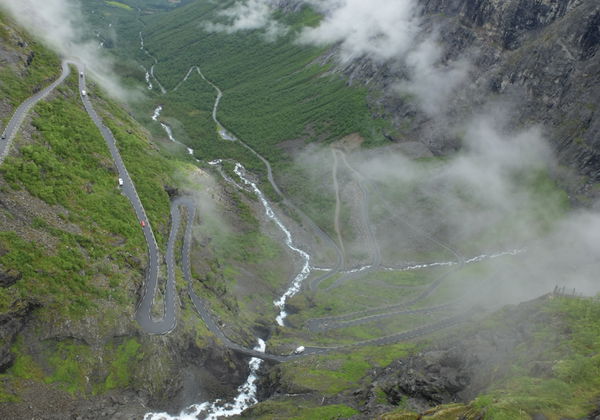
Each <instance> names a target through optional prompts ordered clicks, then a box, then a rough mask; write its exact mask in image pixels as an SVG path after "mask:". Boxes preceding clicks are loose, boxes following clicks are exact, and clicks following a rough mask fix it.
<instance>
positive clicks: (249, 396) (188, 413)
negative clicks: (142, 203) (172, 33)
mask: <svg viewBox="0 0 600 420" xmlns="http://www.w3.org/2000/svg"><path fill="white" fill-rule="evenodd" d="M140 41H141V48H142V49H144V42H143V38H142V34H141V33H140ZM146 53H148V52H147V51H146ZM193 69H194V67H192V68H190V70H189V71H188V73H187V74H186V76H185V77H184V79H183V81H182V82H181V83H183V82H184V81H186V80H187V78H188V77H189V76H190V74H191V72H192V70H193ZM152 70H153V69H151V70H150V74H151V75H152V76H153V74H152ZM196 70H197V71H198V73H199V74H200V75H201V76H202V78H203V79H204V80H206V81H207V82H208V83H210V82H209V81H208V80H207V79H206V78H205V77H204V75H203V74H202V72H201V71H200V69H199V68H197V67H196ZM157 82H158V81H157ZM181 83H179V85H181ZM210 84H211V85H212V83H210ZM179 85H177V87H176V88H175V89H177V88H178V87H179ZM213 86H214V85H213ZM159 87H161V90H162V86H160V83H159ZM214 87H215V89H216V90H217V92H218V96H217V100H216V101H215V106H214V108H213V119H214V120H215V122H216V124H217V127H218V131H219V135H220V136H221V138H223V139H224V140H230V141H234V140H237V139H236V137H235V136H234V135H233V134H231V133H229V132H228V131H227V130H226V129H225V128H224V127H223V126H222V125H221V124H220V123H219V122H218V120H217V118H216V113H217V112H216V111H217V107H218V104H219V100H220V99H221V96H222V93H221V91H220V90H219V88H218V87H216V86H214ZM163 93H164V91H163ZM162 110H163V108H162V106H160V105H159V106H158V107H157V108H156V109H155V110H154V113H153V114H152V120H153V121H156V122H158V123H159V124H160V125H161V126H162V128H163V129H164V130H165V132H166V133H167V135H168V136H169V139H171V141H174V142H176V143H179V142H178V141H177V140H175V138H174V137H173V133H172V131H171V128H170V127H169V126H168V125H166V124H164V123H163V122H161V121H160V120H159V118H160V113H161V112H162ZM187 151H188V153H189V154H193V153H194V151H193V149H190V148H189V147H187ZM222 162H223V161H222V159H217V160H213V161H210V162H208V163H209V165H213V166H218V168H219V170H220V172H221V175H223V177H224V178H225V179H226V180H229V181H230V182H232V183H233V184H234V185H236V186H237V187H238V188H240V189H244V188H243V187H242V186H240V185H238V184H237V183H236V182H235V181H233V180H232V179H231V178H229V177H228V176H227V175H226V174H225V173H224V171H223V170H222V168H221V166H220V165H221V163H222ZM234 172H235V174H236V175H237V176H238V177H239V178H240V179H241V180H242V182H243V183H244V184H246V185H247V186H249V187H250V188H251V190H252V191H254V193H255V194H256V195H257V196H258V197H259V199H260V201H261V203H262V205H263V207H264V209H265V213H266V215H267V217H269V218H270V219H271V220H273V221H274V222H275V223H276V224H277V226H279V228H280V229H281V231H282V232H283V233H284V235H285V243H286V245H287V247H288V248H289V249H291V250H292V251H294V252H295V253H297V254H298V255H299V256H300V257H301V259H302V260H303V266H302V269H301V271H300V273H298V274H297V275H296V277H295V278H294V280H293V281H292V284H291V285H290V287H289V288H288V289H287V290H286V291H285V293H284V294H283V295H282V296H281V297H280V298H279V299H278V300H276V301H274V302H273V304H274V305H275V306H276V307H277V308H279V314H278V315H277V317H276V321H277V324H279V325H280V326H284V322H283V321H284V319H285V318H286V317H287V313H286V312H285V304H286V301H287V299H289V298H290V297H292V296H294V295H295V294H296V293H298V292H299V291H300V288H301V287H302V282H303V281H304V280H305V279H306V278H307V277H308V276H309V275H310V273H311V266H310V255H309V254H308V253H306V252H305V251H303V250H301V249H299V248H297V247H295V246H294V242H293V240H292V234H291V232H290V231H289V230H288V229H287V228H286V227H285V225H284V224H283V222H282V221H281V220H280V219H279V218H278V217H277V216H276V215H275V213H274V211H273V209H272V208H271V206H270V205H269V202H268V201H267V199H266V198H265V196H264V194H263V192H262V191H261V190H260V189H259V188H258V186H257V185H256V183H254V182H252V181H250V180H249V179H248V178H246V176H245V172H246V170H245V168H244V167H243V166H242V164H241V163H236V165H235V169H234ZM326 270H330V269H326ZM301 347H302V346H301ZM265 349H266V343H265V342H264V341H263V340H262V339H260V338H259V339H258V345H257V346H256V347H255V348H254V350H257V351H259V352H262V353H264V352H265ZM261 364H262V360H261V359H259V358H256V357H253V358H251V359H250V362H249V363H248V366H249V368H250V374H249V375H248V378H247V379H246V382H244V383H243V384H242V385H240V387H238V395H237V397H236V398H235V399H234V400H233V401H232V402H223V401H222V400H220V399H218V400H216V401H214V402H204V403H201V404H193V405H191V406H189V407H187V408H186V409H185V410H183V411H182V412H181V413H180V414H179V415H178V416H171V415H169V414H168V413H147V414H146V415H145V416H144V420H198V419H204V420H217V419H218V418H221V417H230V416H234V415H238V414H241V413H242V412H243V411H244V410H246V409H247V408H249V407H251V406H253V405H254V404H256V403H257V402H258V399H257V398H256V390H257V388H256V381H257V379H258V376H257V374H258V370H259V368H260V366H261Z"/></svg>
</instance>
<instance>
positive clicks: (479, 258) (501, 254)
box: [349, 249, 526, 273]
mask: <svg viewBox="0 0 600 420" xmlns="http://www.w3.org/2000/svg"><path fill="white" fill-rule="evenodd" d="M525 251H526V250H525V249H512V250H510V251H502V252H496V253H494V254H481V255H477V256H476V257H472V258H469V259H467V260H465V261H464V263H465V264H473V263H477V262H481V261H484V260H493V259H495V258H500V257H506V256H509V255H511V256H515V255H519V254H522V253H523V252H525ZM458 264H460V262H458V261H442V262H433V263H426V264H414V265H409V266H406V267H400V268H393V267H386V268H385V269H384V270H386V271H412V270H420V269H423V268H432V267H448V266H453V265H458ZM362 268H363V269H364V267H362ZM349 272H350V273H351V272H352V271H349Z"/></svg>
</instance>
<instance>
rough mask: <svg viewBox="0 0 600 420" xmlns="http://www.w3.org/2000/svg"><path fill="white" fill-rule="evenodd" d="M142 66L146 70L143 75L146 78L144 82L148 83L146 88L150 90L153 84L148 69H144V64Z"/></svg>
mask: <svg viewBox="0 0 600 420" xmlns="http://www.w3.org/2000/svg"><path fill="white" fill-rule="evenodd" d="M142 68H143V69H144V71H145V72H146V75H145V76H144V77H145V78H146V84H147V85H148V90H152V88H153V87H154V86H152V80H150V73H148V70H146V68H145V67H144V66H142Z"/></svg>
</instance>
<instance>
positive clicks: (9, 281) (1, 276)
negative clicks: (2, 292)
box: [0, 264, 23, 287]
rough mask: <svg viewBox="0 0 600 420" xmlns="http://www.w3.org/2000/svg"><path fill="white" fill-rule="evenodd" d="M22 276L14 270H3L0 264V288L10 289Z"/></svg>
mask: <svg viewBox="0 0 600 420" xmlns="http://www.w3.org/2000/svg"><path fill="white" fill-rule="evenodd" d="M22 277H23V275H22V274H21V273H20V272H19V271H17V270H15V269H12V268H11V269H5V268H4V267H3V266H2V264H0V287H10V286H12V285H13V284H15V283H16V282H18V281H19V280H21V278H22Z"/></svg>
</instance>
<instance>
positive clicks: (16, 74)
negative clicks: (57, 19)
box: [0, 12, 61, 107]
mask: <svg viewBox="0 0 600 420" xmlns="http://www.w3.org/2000/svg"><path fill="white" fill-rule="evenodd" d="M9 25H10V26H9ZM15 35H16V36H15ZM19 38H20V39H21V40H23V41H24V42H25V43H26V44H27V46H26V47H20V46H19V45H18V44H17V43H18V42H19ZM0 42H2V45H3V46H4V47H5V48H7V49H9V50H15V51H18V52H19V53H20V54H24V55H25V56H29V57H31V61H30V63H29V65H24V64H23V63H22V62H20V63H19V64H3V65H1V66H0V97H2V98H6V99H8V101H9V102H10V104H11V105H12V106H13V107H17V106H18V105H19V104H20V103H21V102H23V100H25V99H26V98H28V97H29V96H31V95H33V94H34V93H35V92H37V91H38V90H40V89H42V88H44V87H46V86H47V85H49V84H50V83H51V82H52V81H54V80H55V79H57V78H58V76H59V75H60V72H61V66H60V60H59V58H58V57H57V56H56V54H54V53H52V52H51V51H50V50H48V49H47V48H45V47H44V46H43V45H42V44H41V43H40V42H39V41H37V40H36V39H34V38H32V37H31V36H29V35H27V34H26V33H24V32H21V31H18V32H15V29H14V25H13V24H12V22H11V20H9V19H8V18H7V17H6V15H5V14H4V13H1V12H0ZM15 70H17V71H15Z"/></svg>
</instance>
